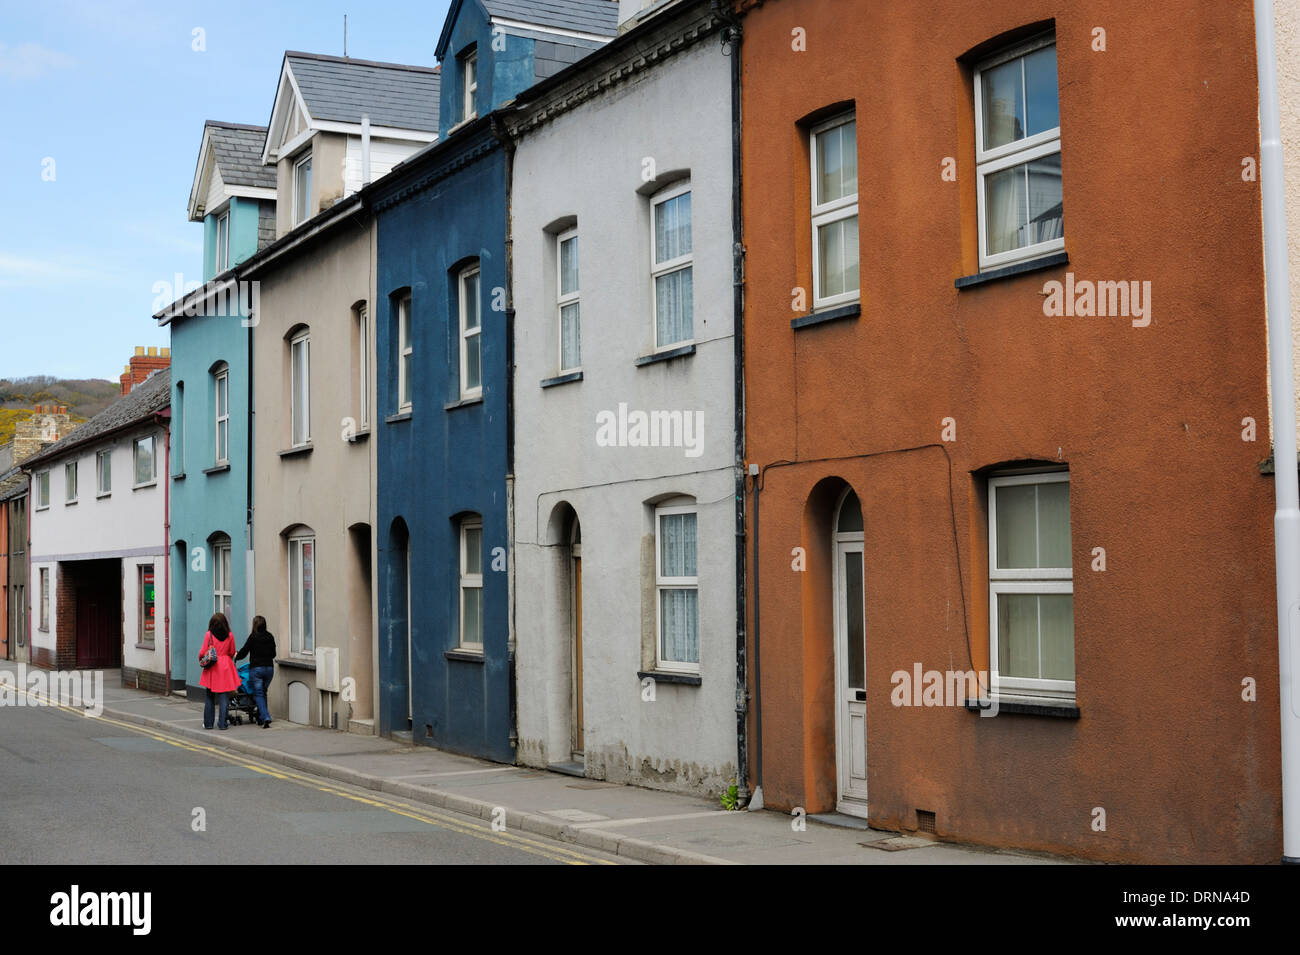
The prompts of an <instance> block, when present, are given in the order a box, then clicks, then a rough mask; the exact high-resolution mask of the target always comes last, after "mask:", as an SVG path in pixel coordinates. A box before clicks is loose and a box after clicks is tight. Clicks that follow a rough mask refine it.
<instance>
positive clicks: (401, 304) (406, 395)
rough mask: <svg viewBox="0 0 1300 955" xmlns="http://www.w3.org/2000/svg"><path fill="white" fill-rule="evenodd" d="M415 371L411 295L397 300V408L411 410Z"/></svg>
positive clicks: (400, 410)
mask: <svg viewBox="0 0 1300 955" xmlns="http://www.w3.org/2000/svg"><path fill="white" fill-rule="evenodd" d="M414 372H415V346H414V344H412V342H411V296H409V295H403V296H402V297H401V298H400V299H398V300H397V410H398V411H399V412H402V411H410V410H411V396H412V391H413V389H414V385H413V384H412V381H411V376H412V374H413V373H414Z"/></svg>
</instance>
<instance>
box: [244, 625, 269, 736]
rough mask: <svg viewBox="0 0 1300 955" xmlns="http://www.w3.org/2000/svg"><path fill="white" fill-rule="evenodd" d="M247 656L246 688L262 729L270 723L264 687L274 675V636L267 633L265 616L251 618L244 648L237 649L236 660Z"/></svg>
mask: <svg viewBox="0 0 1300 955" xmlns="http://www.w3.org/2000/svg"><path fill="white" fill-rule="evenodd" d="M244 657H249V658H250V659H249V661H248V684H249V685H248V688H249V689H250V690H252V691H253V699H254V700H256V701H257V721H258V723H259V724H261V726H262V729H266V728H267V727H269V726H270V725H271V712H270V710H268V709H267V708H266V688H267V687H268V686H270V685H271V680H272V678H273V677H274V676H275V637H273V636H272V635H271V634H269V633H267V630H266V618H265V617H254V618H253V632H252V633H250V634H249V635H248V639H247V640H245V641H244V649H242V650H240V651H239V654H238V655H237V656H236V657H235V659H236V660H242V659H244Z"/></svg>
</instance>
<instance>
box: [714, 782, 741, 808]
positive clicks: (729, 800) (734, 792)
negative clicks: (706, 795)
mask: <svg viewBox="0 0 1300 955" xmlns="http://www.w3.org/2000/svg"><path fill="white" fill-rule="evenodd" d="M718 801H719V802H720V803H722V808H723V809H725V810H727V812H734V811H736V810H737V809H739V808H740V787H739V786H737V785H736V783H735V782H734V781H733V782H732V783H731V785H730V786H728V787H727V789H726V792H724V793H723V794H722V795H721V796H719V797H718Z"/></svg>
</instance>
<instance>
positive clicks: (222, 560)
mask: <svg viewBox="0 0 1300 955" xmlns="http://www.w3.org/2000/svg"><path fill="white" fill-rule="evenodd" d="M230 556H231V550H230V538H229V537H220V538H217V539H216V540H214V541H213V542H212V612H213V613H224V614H226V616H227V617H229V616H230V613H229V612H228V611H227V610H226V604H229V605H230V607H231V608H232V609H233V608H234V588H233V587H232V586H231V582H230V581H231V562H230ZM223 597H224V598H225V601H224V602H223V600H222V598H223Z"/></svg>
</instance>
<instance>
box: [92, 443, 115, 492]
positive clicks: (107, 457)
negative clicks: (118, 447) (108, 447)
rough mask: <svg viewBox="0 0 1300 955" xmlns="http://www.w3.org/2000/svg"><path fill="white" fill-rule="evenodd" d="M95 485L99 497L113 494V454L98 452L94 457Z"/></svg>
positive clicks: (110, 452)
mask: <svg viewBox="0 0 1300 955" xmlns="http://www.w3.org/2000/svg"><path fill="white" fill-rule="evenodd" d="M95 484H96V487H97V489H98V495H99V496H100V497H108V496H109V495H110V494H112V493H113V452H112V451H100V452H98V453H97V454H96V455H95Z"/></svg>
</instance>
